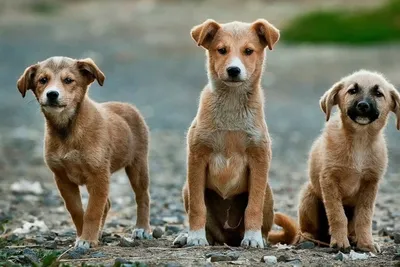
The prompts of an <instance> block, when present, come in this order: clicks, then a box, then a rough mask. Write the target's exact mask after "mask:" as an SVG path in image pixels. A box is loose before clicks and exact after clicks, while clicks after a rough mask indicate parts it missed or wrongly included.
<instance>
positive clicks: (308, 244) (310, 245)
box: [296, 241, 315, 249]
mask: <svg viewBox="0 0 400 267" xmlns="http://www.w3.org/2000/svg"><path fill="white" fill-rule="evenodd" d="M313 248H315V244H314V243H313V242H311V241H305V242H302V243H300V244H298V245H297V246H296V249H313Z"/></svg>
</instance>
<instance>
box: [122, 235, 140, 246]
mask: <svg viewBox="0 0 400 267" xmlns="http://www.w3.org/2000/svg"><path fill="white" fill-rule="evenodd" d="M138 245H139V243H138V242H136V241H135V240H132V239H130V238H129V239H128V238H124V237H122V238H120V240H119V244H118V246H120V247H136V246H138Z"/></svg>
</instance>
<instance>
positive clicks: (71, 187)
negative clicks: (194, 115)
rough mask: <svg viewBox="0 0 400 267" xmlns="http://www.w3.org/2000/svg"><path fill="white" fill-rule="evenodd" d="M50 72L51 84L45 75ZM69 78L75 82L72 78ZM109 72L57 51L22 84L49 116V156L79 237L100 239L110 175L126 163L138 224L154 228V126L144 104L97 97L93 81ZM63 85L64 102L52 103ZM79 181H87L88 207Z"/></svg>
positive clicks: (94, 241) (30, 70)
mask: <svg viewBox="0 0 400 267" xmlns="http://www.w3.org/2000/svg"><path fill="white" fill-rule="evenodd" d="M42 78H47V82H46V83H45V84H41V83H40V79H42ZM66 78H70V79H71V80H72V81H73V82H72V83H70V84H67V83H66V82H65V79H66ZM95 79H96V80H97V81H98V83H99V84H100V85H102V84H103V82H104V79H105V76H104V74H103V73H102V72H101V71H100V69H99V68H98V67H97V66H96V65H95V63H94V62H93V61H92V60H91V59H84V60H74V59H71V58H66V57H53V58H49V59H47V60H45V61H42V62H39V63H38V64H35V65H32V66H30V67H28V68H27V69H26V70H25V72H24V74H22V76H21V78H20V79H19V80H18V83H17V86H18V89H19V91H20V92H21V94H22V96H25V93H26V91H27V90H29V89H30V90H32V91H33V93H34V95H35V97H36V98H37V100H38V102H39V104H40V106H41V110H42V112H43V114H44V116H45V118H46V129H45V147H44V154H45V161H46V163H47V165H48V167H49V168H50V169H51V171H52V172H53V173H54V179H55V182H56V184H57V186H58V189H59V191H60V194H61V196H62V197H63V199H64V202H65V206H66V208H67V210H68V211H69V213H70V215H71V217H72V220H73V222H74V224H75V226H76V230H77V236H78V240H83V241H87V242H90V244H91V245H92V246H95V245H97V243H98V238H99V235H100V233H101V229H102V227H103V225H104V222H105V219H106V216H107V212H108V210H109V209H110V206H111V203H110V201H109V200H108V194H109V184H110V176H111V174H112V173H114V172H115V171H117V170H119V169H122V168H125V170H126V173H127V175H128V177H129V180H130V183H131V185H132V188H133V190H134V191H135V195H136V202H137V205H138V211H137V225H136V226H137V227H138V228H142V229H144V230H146V231H150V225H149V205H150V204H149V201H150V197H149V189H148V186H149V177H148V163H147V158H148V128H147V126H146V124H145V121H144V120H143V118H142V116H141V115H140V113H139V112H138V110H137V109H136V108H135V107H133V106H132V105H129V104H125V103H118V102H107V103H102V104H99V103H96V102H94V101H93V100H91V99H90V98H89V96H88V95H87V91H88V87H89V85H90V84H91V83H92V82H93V81H94V80H95ZM48 88H57V89H58V90H59V91H60V93H61V98H60V107H49V106H47V105H46V99H45V93H44V92H45V91H46V89H48ZM79 185H86V187H87V190H88V192H89V203H88V206H87V210H86V211H85V212H84V210H83V207H82V203H81V196H80V191H79Z"/></svg>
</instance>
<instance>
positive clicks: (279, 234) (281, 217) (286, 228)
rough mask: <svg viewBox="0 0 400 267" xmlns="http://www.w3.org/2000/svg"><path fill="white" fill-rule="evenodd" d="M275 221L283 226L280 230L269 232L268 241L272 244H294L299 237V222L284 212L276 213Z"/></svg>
mask: <svg viewBox="0 0 400 267" xmlns="http://www.w3.org/2000/svg"><path fill="white" fill-rule="evenodd" d="M274 223H275V224H276V225H279V226H280V227H282V228H283V230H280V231H271V232H269V234H268V241H269V242H270V243H271V244H277V243H281V244H288V245H290V244H294V243H296V240H297V238H298V232H299V230H298V227H297V223H296V222H295V221H294V220H293V219H292V218H290V217H289V216H287V215H285V214H283V213H275V216H274Z"/></svg>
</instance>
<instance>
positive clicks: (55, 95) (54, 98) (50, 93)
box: [46, 91, 60, 102]
mask: <svg viewBox="0 0 400 267" xmlns="http://www.w3.org/2000/svg"><path fill="white" fill-rule="evenodd" d="M59 95H60V94H59V93H58V92H57V91H48V92H47V93H46V96H47V99H48V101H50V102H55V101H57V99H58V96H59Z"/></svg>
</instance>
